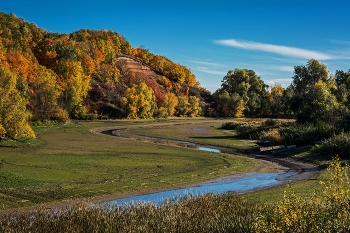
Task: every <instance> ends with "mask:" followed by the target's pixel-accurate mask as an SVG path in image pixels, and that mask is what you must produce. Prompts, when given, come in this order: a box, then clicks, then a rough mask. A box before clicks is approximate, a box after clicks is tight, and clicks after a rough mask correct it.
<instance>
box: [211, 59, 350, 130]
mask: <svg viewBox="0 0 350 233" xmlns="http://www.w3.org/2000/svg"><path fill="white" fill-rule="evenodd" d="M349 91H350V70H349V71H341V70H338V71H336V73H335V74H332V73H330V72H329V71H328V68H327V66H326V65H325V64H322V63H320V62H319V61H317V60H315V59H310V60H309V61H308V62H307V64H306V65H302V66H295V67H294V76H293V77H292V83H291V84H290V85H289V86H288V87H287V88H283V87H282V86H281V85H279V84H275V85H274V86H272V87H271V88H269V87H268V85H266V84H265V83H264V82H263V80H261V79H260V77H259V76H257V75H256V73H255V72H254V71H253V70H248V69H235V70H230V71H229V72H228V73H227V75H226V76H225V77H224V78H223V80H222V85H221V88H219V89H218V90H216V91H215V93H214V94H213V98H214V100H215V104H214V105H213V109H212V110H211V112H212V114H213V115H216V116H231V117H242V116H259V115H264V116H271V115H272V116H281V115H289V116H292V117H295V118H296V119H297V122H299V123H312V124H317V123H327V125H331V126H332V127H342V128H344V127H348V121H349V119H350V101H349V100H350V95H349V93H350V92H349Z"/></svg>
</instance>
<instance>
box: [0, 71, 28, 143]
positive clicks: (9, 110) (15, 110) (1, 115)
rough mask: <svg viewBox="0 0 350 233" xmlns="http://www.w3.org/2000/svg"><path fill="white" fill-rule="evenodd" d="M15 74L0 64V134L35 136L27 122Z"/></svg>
mask: <svg viewBox="0 0 350 233" xmlns="http://www.w3.org/2000/svg"><path fill="white" fill-rule="evenodd" d="M16 81H17V78H16V75H15V74H14V73H12V72H11V71H9V70H8V69H6V68H5V67H2V66H0V135H1V136H6V137H10V138H16V137H21V136H26V137H33V138H34V137H35V134H34V131H33V130H32V128H31V127H30V126H29V124H28V120H29V117H30V114H29V113H28V112H27V110H26V102H27V101H26V99H24V98H23V97H22V96H21V94H20V92H19V91H18V90H17V89H16Z"/></svg>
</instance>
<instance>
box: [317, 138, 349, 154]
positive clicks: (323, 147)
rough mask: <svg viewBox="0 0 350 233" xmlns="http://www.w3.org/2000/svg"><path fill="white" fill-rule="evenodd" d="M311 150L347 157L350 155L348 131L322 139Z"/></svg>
mask: <svg viewBox="0 0 350 233" xmlns="http://www.w3.org/2000/svg"><path fill="white" fill-rule="evenodd" d="M312 152H315V153H318V154H323V155H328V156H335V155H339V156H340V157H343V158H349V155H350V132H347V133H344V132H342V133H340V134H338V135H334V136H332V137H330V138H328V139H325V140H323V141H322V143H321V144H320V145H316V146H314V147H313V148H312Z"/></svg>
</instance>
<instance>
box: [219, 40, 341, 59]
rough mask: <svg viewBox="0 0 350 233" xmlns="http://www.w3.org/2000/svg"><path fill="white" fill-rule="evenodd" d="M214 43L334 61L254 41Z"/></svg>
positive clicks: (304, 51) (222, 41)
mask: <svg viewBox="0 0 350 233" xmlns="http://www.w3.org/2000/svg"><path fill="white" fill-rule="evenodd" d="M214 42H215V43H217V44H220V45H224V46H230V47H235V48H241V49H247V50H258V51H265V52H270V53H276V54H280V55H284V56H291V57H298V58H304V59H311V58H313V59H316V60H331V59H334V57H333V56H331V55H329V54H326V53H322V52H317V51H312V50H307V49H300V48H295V47H288V46H282V45H274V44H263V43H260V42H254V41H239V40H235V39H230V40H216V41H214Z"/></svg>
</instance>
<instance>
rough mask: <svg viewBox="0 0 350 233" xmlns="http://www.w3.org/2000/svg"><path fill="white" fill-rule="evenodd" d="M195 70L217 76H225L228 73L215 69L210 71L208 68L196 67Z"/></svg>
mask: <svg viewBox="0 0 350 233" xmlns="http://www.w3.org/2000/svg"><path fill="white" fill-rule="evenodd" d="M195 70H197V71H200V72H204V73H208V74H215V75H220V76H225V75H226V74H227V72H224V71H220V70H215V69H209V68H207V67H202V66H201V67H196V68H195Z"/></svg>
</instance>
